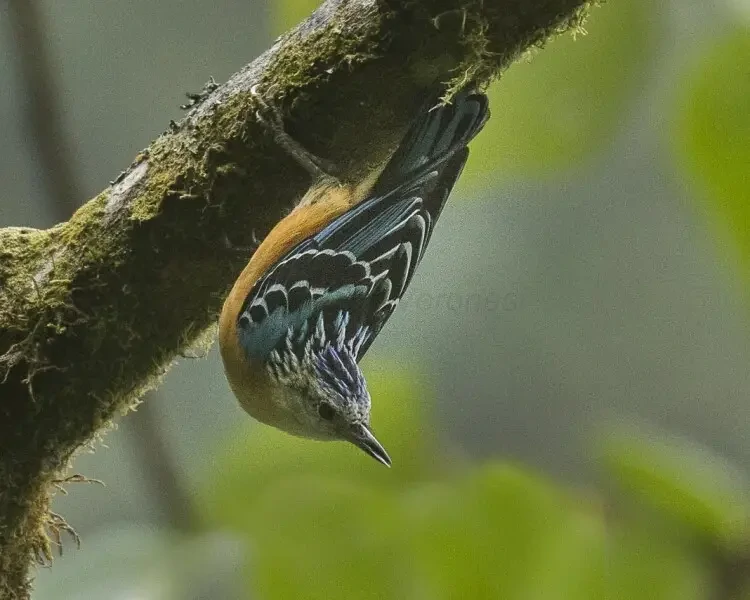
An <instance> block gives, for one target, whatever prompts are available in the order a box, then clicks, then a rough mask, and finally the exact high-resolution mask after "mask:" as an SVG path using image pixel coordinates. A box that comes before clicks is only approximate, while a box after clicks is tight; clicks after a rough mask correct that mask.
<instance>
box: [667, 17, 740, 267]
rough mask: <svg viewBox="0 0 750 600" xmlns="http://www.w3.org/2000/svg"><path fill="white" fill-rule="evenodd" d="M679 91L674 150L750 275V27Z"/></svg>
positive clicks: (708, 55) (709, 55)
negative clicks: (704, 197) (704, 192)
mask: <svg viewBox="0 0 750 600" xmlns="http://www.w3.org/2000/svg"><path fill="white" fill-rule="evenodd" d="M676 87H677V89H679V90H681V93H680V94H679V97H678V106H677V111H678V116H677V120H676V127H675V130H674V136H673V147H674V150H675V152H676V154H677V155H678V157H679V158H680V159H681V160H682V163H683V164H684V165H685V167H686V168H687V169H688V171H689V173H690V174H691V176H692V177H693V179H694V180H695V181H696V183H697V184H698V185H699V186H700V187H702V188H703V190H704V191H706V192H707V194H708V196H709V200H710V210H711V212H712V213H713V215H714V218H716V221H717V223H719V231H720V232H721V233H720V235H721V237H722V238H724V239H728V240H731V241H730V246H733V247H734V248H733V249H734V251H735V252H736V251H737V249H738V250H739V253H740V254H741V256H742V258H743V260H744V270H745V274H746V276H750V269H749V267H750V28H747V27H745V28H741V29H737V30H735V31H733V32H731V33H729V34H727V35H725V36H724V37H722V38H721V39H720V40H719V41H718V42H716V44H715V45H714V46H713V47H711V48H710V49H709V50H708V51H707V52H705V53H704V54H703V56H701V57H700V59H699V60H697V61H696V62H695V64H693V65H692V67H691V68H689V69H688V70H687V72H686V73H685V75H684V77H683V78H682V82H681V84H678V85H677V86H676Z"/></svg>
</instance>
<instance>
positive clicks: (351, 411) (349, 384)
mask: <svg viewBox="0 0 750 600" xmlns="http://www.w3.org/2000/svg"><path fill="white" fill-rule="evenodd" d="M267 366H268V371H269V373H270V376H271V379H272V380H274V383H275V384H276V386H275V387H276V389H277V390H279V392H280V396H281V397H279V398H277V402H278V403H280V404H282V405H283V406H284V408H285V409H286V411H285V412H287V414H288V415H290V416H292V419H291V420H290V421H289V422H288V423H287V426H286V427H284V426H283V425H282V427H283V428H285V429H287V431H289V432H290V433H294V434H296V435H301V436H304V437H308V438H313V439H319V440H344V441H348V442H351V443H352V444H354V445H355V446H357V447H358V448H360V449H361V450H363V451H365V452H366V453H367V454H369V455H370V456H372V457H373V458H374V459H375V460H377V461H379V462H381V463H382V464H384V465H386V466H391V459H390V457H389V456H388V453H387V452H386V451H385V448H383V446H382V445H381V444H380V442H378V440H377V439H376V438H375V436H374V435H373V433H372V430H371V429H370V393H369V392H368V391H367V382H366V381H365V377H364V375H363V373H362V371H361V369H360V368H359V365H358V364H357V361H356V359H355V357H354V355H353V353H352V352H351V349H350V348H349V347H347V346H346V345H338V344H331V343H326V344H325V345H323V346H322V347H318V348H313V347H312V346H311V345H309V346H308V347H307V348H305V349H304V351H303V354H302V356H301V357H300V356H298V355H297V354H296V353H295V352H294V351H293V349H292V348H291V347H287V348H284V349H283V350H281V351H275V352H273V353H272V354H271V356H270V357H269V360H268V363H267Z"/></svg>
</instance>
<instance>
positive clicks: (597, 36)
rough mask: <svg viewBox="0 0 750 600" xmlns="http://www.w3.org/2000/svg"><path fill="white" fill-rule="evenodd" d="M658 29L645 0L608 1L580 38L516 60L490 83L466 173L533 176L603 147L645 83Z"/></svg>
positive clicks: (554, 42) (571, 37)
mask: <svg viewBox="0 0 750 600" xmlns="http://www.w3.org/2000/svg"><path fill="white" fill-rule="evenodd" d="M656 30H657V23H656V22H655V18H654V11H653V9H652V6H651V2H649V1H648V0H631V1H630V2H607V3H605V4H603V5H602V6H599V7H597V8H596V9H595V10H593V11H592V12H591V15H590V17H589V19H588V21H587V23H586V31H587V33H586V34H585V35H581V34H580V33H579V34H576V35H572V34H566V35H562V36H559V37H557V38H554V39H552V40H550V41H549V42H548V43H547V44H546V46H545V48H544V50H543V51H539V52H534V53H533V54H532V55H531V57H530V58H531V60H528V61H521V62H519V63H516V64H514V65H513V66H512V67H511V68H510V69H508V71H507V72H506V73H505V74H503V76H502V78H501V79H500V81H498V82H496V83H494V84H493V85H492V86H490V89H489V91H488V93H489V96H490V101H491V107H492V119H490V121H489V122H488V123H487V126H486V127H485V129H484V131H483V132H482V135H481V136H479V137H478V138H477V139H476V141H475V142H474V143H473V144H472V160H471V161H470V162H469V166H468V173H469V176H470V177H471V173H472V172H477V173H478V172H482V173H487V174H491V175H493V176H499V177H502V178H517V177H530V176H533V177H538V176H539V175H540V174H542V173H546V172H550V171H554V170H559V169H562V168H567V167H571V166H575V165H576V164H578V163H579V162H580V161H581V160H582V159H584V158H586V157H588V156H592V155H594V154H595V153H596V152H597V151H599V150H601V147H602V145H603V144H605V143H606V142H608V141H610V140H611V138H612V135H613V133H614V132H615V131H616V129H617V127H618V126H620V125H621V124H622V122H623V120H624V119H623V115H624V114H627V111H628V106H629V105H630V104H631V102H632V100H633V97H634V93H635V92H637V91H638V89H639V85H638V84H639V83H641V82H643V81H644V80H645V70H646V65H647V61H648V58H649V57H650V56H652V51H653V49H654V44H655V32H656ZM633 40H637V43H633Z"/></svg>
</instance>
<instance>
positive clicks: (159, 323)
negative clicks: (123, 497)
mask: <svg viewBox="0 0 750 600" xmlns="http://www.w3.org/2000/svg"><path fill="white" fill-rule="evenodd" d="M587 4H588V1H587V0H422V1H419V2H417V1H411V0H402V1H397V0H348V1H345V0H329V1H328V2H326V3H325V4H324V5H323V6H322V7H321V8H320V9H318V10H317V11H316V12H315V14H314V15H313V16H311V17H310V18H309V19H308V20H307V21H306V22H304V23H303V24H302V25H300V26H299V27H298V28H296V29H295V30H293V31H291V32H290V33H288V34H287V35H285V36H283V37H282V38H281V39H280V40H279V41H278V42H277V43H276V44H275V45H274V46H273V48H271V49H270V50H269V51H268V52H266V53H265V54H264V55H262V56H261V57H260V58H258V59H257V60H256V61H255V62H253V63H251V64H250V65H248V66H247V67H245V68H244V69H243V70H242V71H240V72H239V73H237V74H236V75H235V76H234V77H232V79H231V80H230V81H228V82H227V83H226V84H224V85H222V86H220V87H218V88H217V89H215V90H213V91H211V92H210V93H209V94H208V95H207V97H206V98H205V99H202V100H201V101H199V102H197V103H196V105H195V106H194V107H193V108H192V109H191V110H190V112H189V113H188V114H187V116H186V117H185V118H184V119H183V120H182V121H181V122H179V123H176V124H172V126H171V127H170V129H169V131H168V132H166V133H164V134H162V135H161V136H160V137H159V138H158V139H156V140H155V141H154V142H153V143H152V144H151V145H150V146H149V147H148V148H147V149H146V150H144V151H143V152H141V153H140V154H138V155H137V157H136V158H135V160H134V162H133V163H132V164H131V165H130V167H128V169H127V170H126V171H125V172H123V173H122V174H121V175H120V176H119V177H118V178H117V180H116V181H115V182H113V183H112V185H110V186H109V187H108V188H107V189H105V190H104V191H103V192H101V193H100V194H99V195H98V196H97V197H96V198H94V199H93V200H91V201H90V202H88V203H87V204H85V205H84V206H83V207H82V208H81V209H80V210H78V211H77V212H76V213H75V215H74V216H73V217H72V218H71V219H70V221H68V222H67V223H62V224H60V225H58V226H56V227H53V228H51V229H49V230H45V231H42V230H33V229H27V228H6V229H2V230H0V597H2V598H13V599H16V598H27V597H28V596H29V589H30V584H29V577H30V576H29V569H30V565H31V564H32V562H33V561H34V560H40V561H48V560H49V559H50V555H51V553H50V544H49V541H48V536H47V535H46V533H45V530H46V529H47V528H48V527H51V528H52V529H53V531H54V530H55V527H57V531H59V529H60V526H59V522H58V521H57V520H56V519H57V518H58V517H57V516H55V517H51V516H50V512H49V490H50V485H51V483H52V482H53V481H54V479H55V477H57V476H59V474H60V473H61V472H62V471H63V470H64V469H65V468H66V467H67V465H68V461H69V460H70V458H71V456H72V454H73V453H74V452H75V451H76V449H77V448H79V447H81V446H82V445H84V444H87V443H90V441H91V440H92V439H93V438H94V437H95V436H96V435H97V432H100V431H101V430H102V429H103V428H104V427H106V425H107V424H108V423H109V422H110V420H111V419H112V418H113V416H114V415H115V413H117V412H125V411H126V410H127V409H128V408H129V407H130V406H132V405H133V403H134V402H136V400H137V399H138V397H139V396H140V395H141V394H142V393H143V391H144V390H145V389H146V388H148V387H149V386H152V385H154V382H155V381H156V380H157V379H158V378H159V377H160V376H161V375H162V374H163V373H164V371H165V370H166V368H167V367H168V366H169V364H170V362H171V361H172V359H173V358H174V357H175V356H176V355H177V354H178V353H180V352H181V351H183V350H184V349H185V348H186V347H188V346H189V345H191V344H194V343H195V342H196V340H197V338H198V337H199V336H201V335H203V334H205V333H206V331H207V330H210V328H211V326H212V324H213V323H214V322H215V320H216V316H217V314H218V311H219V310H220V307H221V303H222V300H223V297H224V295H225V293H226V291H227V290H228V287H229V286H230V285H231V283H232V281H233V280H234V278H235V277H236V275H237V274H238V273H239V271H240V270H241V268H242V267H243V266H244V264H245V262H246V261H247V259H248V254H249V251H248V250H242V248H243V247H245V248H247V247H249V246H251V243H252V240H253V238H254V236H256V235H257V236H258V237H262V236H263V235H264V234H265V233H266V232H267V231H268V230H269V229H270V228H271V227H272V226H273V225H274V223H276V221H278V220H279V218H281V217H282V216H283V215H284V214H285V212H286V211H288V210H289V208H290V207H291V206H292V204H293V202H294V201H295V199H297V198H299V197H300V196H301V195H302V194H303V192H304V191H305V188H306V186H307V185H308V183H309V181H308V179H307V177H306V175H305V173H304V172H303V171H301V170H300V169H299V168H298V167H297V166H296V165H295V164H294V162H293V161H292V160H291V159H290V158H289V157H288V156H286V155H285V154H284V153H283V151H281V150H280V149H279V148H277V147H275V146H274V145H273V143H272V142H271V138H270V137H269V136H268V135H266V133H265V132H264V131H263V128H262V126H261V125H259V123H258V122H257V120H256V116H255V113H256V109H257V108H258V104H257V100H256V98H255V97H254V96H253V94H252V93H251V89H252V88H253V87H254V86H258V89H260V90H263V92H264V94H265V95H266V96H267V98H269V99H270V100H271V101H272V102H274V103H275V104H276V105H277V106H279V107H280V108H281V110H282V111H283V112H284V113H285V114H286V115H287V116H288V120H287V126H288V128H289V130H290V133H292V135H294V136H295V137H296V138H297V139H299V140H300V141H301V142H302V143H303V144H305V145H306V146H307V147H308V148H309V149H310V150H312V151H313V152H315V153H317V154H319V155H320V156H324V157H326V158H328V159H330V160H332V161H336V162H337V163H338V164H340V165H341V168H342V170H343V172H344V173H345V174H346V175H347V177H349V178H351V179H356V178H357V177H358V176H360V175H361V174H363V173H365V172H367V171H368V170H369V169H370V168H371V166H372V165H374V164H376V163H378V162H379V161H381V160H382V159H383V158H384V157H385V156H386V155H387V153H388V152H389V151H390V149H391V148H392V147H393V145H394V143H395V142H396V141H397V140H398V139H399V136H401V135H402V134H403V131H404V128H405V126H406V125H407V121H408V119H409V118H410V115H412V114H413V112H414V110H415V109H416V108H417V106H418V103H419V99H420V98H421V94H422V92H423V90H424V88H425V87H427V86H428V85H429V84H430V83H431V82H433V81H435V80H436V79H440V80H442V81H446V82H453V83H454V84H455V85H456V86H457V85H460V84H461V82H463V81H468V80H474V81H477V82H478V83H479V84H483V83H486V82H487V81H489V80H490V79H491V78H492V77H495V76H497V75H498V74H499V73H500V72H501V71H502V70H503V69H504V68H505V67H507V66H508V65H509V64H510V63H511V62H512V61H513V60H514V59H516V58H517V57H518V56H519V55H521V54H522V53H523V52H524V51H525V50H527V49H528V48H529V47H531V46H535V45H541V44H542V43H543V42H544V41H545V40H546V39H547V38H548V37H550V36H551V35H554V34H556V33H559V32H562V31H564V30H566V29H568V28H570V27H577V26H579V25H580V23H581V19H582V18H583V15H584V11H585V9H586V8H587Z"/></svg>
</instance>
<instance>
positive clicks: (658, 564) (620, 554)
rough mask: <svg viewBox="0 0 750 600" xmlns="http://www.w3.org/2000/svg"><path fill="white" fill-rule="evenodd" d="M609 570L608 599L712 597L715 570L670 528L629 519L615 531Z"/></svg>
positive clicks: (609, 551) (611, 544)
mask: <svg viewBox="0 0 750 600" xmlns="http://www.w3.org/2000/svg"><path fill="white" fill-rule="evenodd" d="M611 537H612V539H611V543H610V545H609V549H608V553H607V568H606V571H605V576H606V587H607V595H606V596H604V597H606V598H607V600H633V599H634V598H637V599H638V600H702V599H704V598H711V597H712V591H713V590H712V589H711V583H712V581H711V573H709V570H708V565H706V564H705V563H702V562H701V561H700V560H699V558H698V556H697V555H696V553H694V552H692V551H691V549H690V548H689V547H688V546H687V545H686V544H685V543H684V540H682V541H680V540H678V539H676V537H675V536H674V535H669V534H668V532H662V531H660V530H659V528H658V527H655V526H654V525H653V524H648V523H646V522H637V521H636V522H632V521H627V522H625V523H623V524H621V525H620V526H619V527H616V528H615V531H613V532H612V535H611Z"/></svg>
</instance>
